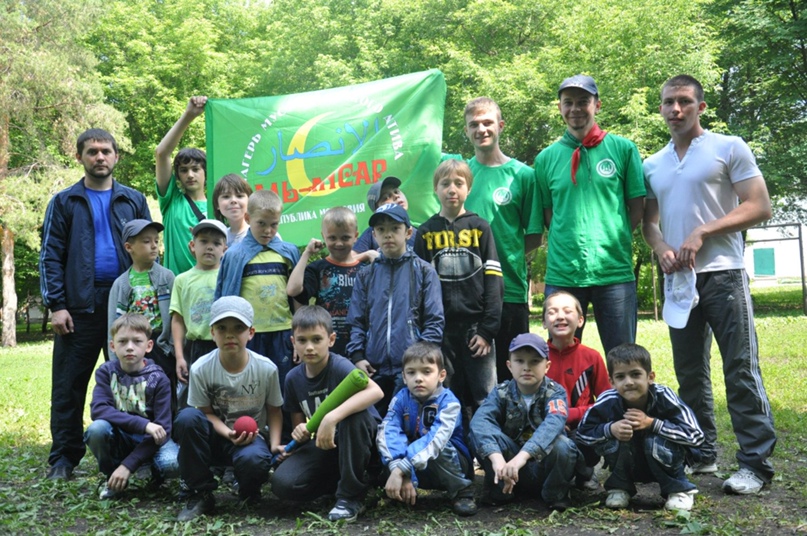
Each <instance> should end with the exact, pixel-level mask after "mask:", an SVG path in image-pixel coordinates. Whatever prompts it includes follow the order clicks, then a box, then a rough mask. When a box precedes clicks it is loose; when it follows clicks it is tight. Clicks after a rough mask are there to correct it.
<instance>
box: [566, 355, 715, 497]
mask: <svg viewBox="0 0 807 536" xmlns="http://www.w3.org/2000/svg"><path fill="white" fill-rule="evenodd" d="M606 364H607V367H608V376H609V377H610V380H611V385H612V386H613V389H609V390H608V391H605V392H604V393H603V394H602V396H601V397H600V398H598V399H597V402H596V403H595V404H594V406H592V407H591V409H589V410H588V412H587V413H586V415H585V417H583V421H582V422H581V423H580V426H579V427H578V429H577V439H578V441H580V442H581V443H583V444H585V445H591V446H593V447H594V449H595V450H596V451H597V453H598V454H600V455H601V456H603V457H604V458H605V461H606V463H607V464H608V466H609V467H610V468H611V476H609V477H608V479H607V480H606V481H605V489H606V490H607V491H608V497H607V499H606V501H605V505H606V506H608V507H609V508H626V507H627V506H628V504H629V502H630V498H631V497H632V496H633V495H635V494H636V486H635V485H634V482H658V483H659V486H660V487H661V495H662V496H664V497H665V498H666V499H667V503H666V504H665V505H664V507H665V508H667V509H668V510H690V509H692V505H693V503H694V495H695V494H696V493H697V492H698V490H697V489H696V488H695V485H694V484H692V482H690V481H689V480H688V479H687V477H686V475H685V474H684V461H685V458H686V457H687V456H690V457H692V458H693V459H695V461H698V460H697V459H696V458H697V457H698V454H699V452H698V451H697V449H696V448H695V447H697V446H698V445H700V444H701V443H703V437H704V436H703V431H702V430H701V428H700V426H699V425H698V422H697V420H696V419H695V414H694V413H693V412H692V410H691V409H690V408H689V407H688V406H687V405H686V404H684V403H683V401H681V399H680V398H678V395H676V394H675V393H674V392H673V391H672V389H670V388H668V387H664V386H661V385H658V384H656V383H653V380H654V379H655V373H654V372H653V369H652V366H651V362H650V354H649V353H648V351H647V350H645V349H644V348H643V347H641V346H639V345H638V344H629V343H626V344H621V345H619V346H617V347H616V348H614V349H612V350H611V351H610V352H608V355H607V357H606Z"/></svg>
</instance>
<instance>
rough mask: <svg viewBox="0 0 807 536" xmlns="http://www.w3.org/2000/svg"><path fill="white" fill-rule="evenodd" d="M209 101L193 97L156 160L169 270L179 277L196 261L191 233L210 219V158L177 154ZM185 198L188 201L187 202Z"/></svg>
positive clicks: (190, 152) (192, 151) (194, 151)
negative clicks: (190, 247) (207, 193)
mask: <svg viewBox="0 0 807 536" xmlns="http://www.w3.org/2000/svg"><path fill="white" fill-rule="evenodd" d="M206 102H207V97H191V99H190V100H189V101H188V106H187V108H185V112H184V113H183V114H182V115H181V116H180V118H179V119H177V122H176V123H174V126H172V127H171V130H169V131H168V133H166V135H165V137H164V138H163V139H162V141H160V144H159V145H158V146H157V149H156V150H155V152H154V156H155V158H156V161H157V166H156V172H157V180H156V191H157V200H158V201H159V202H160V212H161V213H162V215H163V221H164V222H165V267H166V268H168V269H170V270H171V271H172V272H174V275H179V274H181V273H182V272H186V271H188V270H190V269H191V267H193V265H194V263H195V259H194V258H193V255H192V254H191V252H190V251H189V250H188V242H189V241H190V240H191V233H190V231H189V229H191V228H193V226H194V225H196V224H197V223H199V222H200V221H202V220H203V219H205V218H207V199H206V198H205V166H206V165H207V156H206V155H205V152H204V151H202V150H200V149H195V148H188V147H186V148H185V149H182V150H180V151H179V152H178V153H177V155H176V156H175V157H174V161H173V164H172V163H171V153H173V152H174V149H176V147H177V145H179V141H180V140H181V139H182V135H183V134H184V133H185V130H186V129H187V128H188V126H190V124H191V122H192V121H193V120H194V119H196V118H197V117H199V116H200V115H202V113H203V112H204V111H205V103H206ZM183 198H184V199H183Z"/></svg>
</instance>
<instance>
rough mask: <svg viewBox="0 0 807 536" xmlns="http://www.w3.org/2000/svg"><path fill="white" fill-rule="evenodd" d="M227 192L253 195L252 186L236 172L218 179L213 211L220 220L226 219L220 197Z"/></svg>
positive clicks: (214, 191)
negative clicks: (220, 208) (222, 212)
mask: <svg viewBox="0 0 807 536" xmlns="http://www.w3.org/2000/svg"><path fill="white" fill-rule="evenodd" d="M197 150H198V149H197ZM177 156H178V155H177ZM225 194H244V195H246V196H247V197H249V196H251V195H252V186H250V185H249V183H248V182H247V181H246V179H244V177H242V176H241V175H237V174H235V173H228V174H227V175H225V176H223V177H222V178H220V179H219V180H218V181H216V184H215V186H213V212H214V213H215V214H216V219H218V220H223V219H224V216H222V215H221V211H220V210H219V197H220V196H222V195H225Z"/></svg>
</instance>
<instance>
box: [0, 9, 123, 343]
mask: <svg viewBox="0 0 807 536" xmlns="http://www.w3.org/2000/svg"><path fill="white" fill-rule="evenodd" d="M99 9H100V3H99V2H96V1H94V0H93V1H89V2H87V1H80V0H37V1H36V2H27V1H24V0H11V1H8V2H5V3H4V6H3V7H2V8H0V73H2V76H0V252H1V256H2V286H3V303H2V324H3V328H2V344H3V346H14V345H16V342H17V339H16V311H17V294H16V288H15V280H14V274H15V271H14V244H15V241H22V242H23V243H25V244H26V245H28V246H29V247H31V248H35V249H38V247H39V244H38V241H39V237H38V232H37V229H38V228H39V225H40V224H41V219H42V214H43V212H44V206H45V204H46V202H47V200H48V197H49V196H50V194H51V193H52V191H53V189H54V188H55V187H57V186H58V185H59V184H62V183H63V181H64V180H65V179H66V175H67V174H66V172H65V166H66V165H67V164H69V163H70V162H71V160H72V158H71V156H72V155H73V154H75V145H74V144H75V139H76V135H77V133H78V131H79V130H83V129H84V128H87V126H88V125H93V126H103V127H107V128H109V129H110V130H112V131H116V130H118V131H119V130H121V128H120V127H122V126H123V120H122V117H121V115H120V114H118V113H117V112H115V111H114V110H113V109H112V108H111V107H109V106H107V105H105V104H103V90H102V88H101V86H100V85H99V83H98V81H97V76H96V74H95V72H94V66H95V60H94V58H93V56H92V55H91V54H89V53H88V51H86V50H85V49H84V47H83V44H82V43H81V41H79V39H80V36H81V35H82V33H83V32H84V31H85V29H86V28H87V27H88V26H90V25H91V24H92V22H93V19H94V17H95V16H96V15H97V13H98V12H99ZM121 141H125V140H121Z"/></svg>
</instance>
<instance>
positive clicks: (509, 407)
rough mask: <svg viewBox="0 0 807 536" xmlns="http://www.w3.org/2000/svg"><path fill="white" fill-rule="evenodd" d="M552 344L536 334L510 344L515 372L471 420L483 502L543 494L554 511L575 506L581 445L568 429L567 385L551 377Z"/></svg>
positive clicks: (511, 370)
mask: <svg viewBox="0 0 807 536" xmlns="http://www.w3.org/2000/svg"><path fill="white" fill-rule="evenodd" d="M548 357H549V347H548V346H547V344H546V341H544V339H542V338H541V337H540V336H538V335H535V334H533V333H522V334H521V335H518V336H517V337H516V338H515V339H513V342H511V343H510V359H508V361H507V368H508V369H510V373H511V374H512V375H513V379H512V380H507V381H505V382H502V383H500V384H499V385H498V386H496V388H495V389H493V391H491V392H490V394H489V395H488V397H487V398H486V399H485V402H483V403H482V406H481V407H480V408H479V410H477V412H476V414H474V416H473V419H471V433H470V438H471V449H472V450H473V451H474V453H475V454H476V458H477V459H478V460H479V461H480V463H481V464H482V467H483V468H484V469H485V492H484V495H483V498H482V500H483V502H487V503H489V504H494V505H496V504H502V503H506V502H510V501H511V500H513V498H514V495H513V494H514V493H518V494H521V495H523V494H525V493H529V494H530V495H533V494H538V493H540V495H541V498H542V499H543V500H544V502H545V503H546V504H547V505H548V506H549V507H550V508H552V509H553V510H565V509H566V508H568V507H569V506H570V502H569V487H570V485H571V480H572V477H573V475H574V467H575V463H576V461H577V456H578V453H577V447H575V445H574V443H573V442H572V441H571V440H570V439H569V438H568V437H566V435H565V434H564V427H565V426H566V416H567V413H568V411H567V408H566V390H565V389H564V388H563V387H562V386H561V385H560V384H558V383H556V382H554V381H552V380H550V379H549V378H547V377H546V371H547V369H549V361H548Z"/></svg>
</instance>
